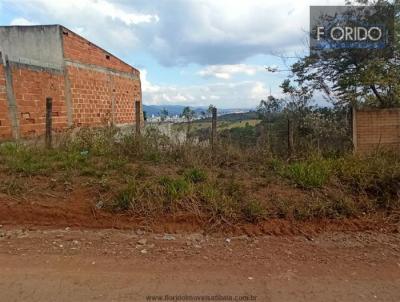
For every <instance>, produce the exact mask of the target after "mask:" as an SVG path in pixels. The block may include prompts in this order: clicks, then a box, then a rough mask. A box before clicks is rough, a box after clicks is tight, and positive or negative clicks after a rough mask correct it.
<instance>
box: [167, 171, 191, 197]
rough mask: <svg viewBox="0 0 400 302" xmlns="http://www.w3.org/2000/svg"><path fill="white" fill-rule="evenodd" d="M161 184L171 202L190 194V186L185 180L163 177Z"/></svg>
mask: <svg viewBox="0 0 400 302" xmlns="http://www.w3.org/2000/svg"><path fill="white" fill-rule="evenodd" d="M160 184H161V185H162V186H163V187H164V189H165V193H166V195H167V197H168V198H169V199H170V200H171V201H174V200H177V199H181V198H183V197H184V196H185V195H186V194H188V193H189V189H190V185H189V183H188V182H187V181H186V180H185V179H183V178H171V177H167V176H164V177H161V179H160Z"/></svg>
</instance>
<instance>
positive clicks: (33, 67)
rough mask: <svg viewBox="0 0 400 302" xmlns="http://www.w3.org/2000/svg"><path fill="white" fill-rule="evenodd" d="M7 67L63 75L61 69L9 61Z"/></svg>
mask: <svg viewBox="0 0 400 302" xmlns="http://www.w3.org/2000/svg"><path fill="white" fill-rule="evenodd" d="M9 65H10V67H17V68H25V69H30V70H33V71H38V72H48V73H52V74H57V75H62V73H63V70H62V69H58V68H57V69H56V68H50V67H43V66H37V65H31V64H26V63H21V62H15V61H9Z"/></svg>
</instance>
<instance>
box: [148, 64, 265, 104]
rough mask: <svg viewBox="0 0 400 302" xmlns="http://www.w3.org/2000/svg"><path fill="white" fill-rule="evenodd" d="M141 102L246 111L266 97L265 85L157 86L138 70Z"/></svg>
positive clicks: (250, 83) (237, 83)
mask: <svg viewBox="0 0 400 302" xmlns="http://www.w3.org/2000/svg"><path fill="white" fill-rule="evenodd" d="M141 79H142V89H143V103H145V104H146V105H160V104H164V105H167V104H169V105H192V106H207V105H209V104H210V103H214V104H218V106H220V107H221V108H228V107H229V108H250V107H255V106H256V105H258V104H259V102H260V100H261V99H263V98H265V97H266V96H267V93H268V92H267V88H266V87H265V84H264V83H262V82H259V81H242V82H221V83H210V84H204V85H190V86H172V85H171V86H167V85H164V86H158V85H153V84H151V83H150V82H149V81H148V79H147V72H146V71H145V70H141Z"/></svg>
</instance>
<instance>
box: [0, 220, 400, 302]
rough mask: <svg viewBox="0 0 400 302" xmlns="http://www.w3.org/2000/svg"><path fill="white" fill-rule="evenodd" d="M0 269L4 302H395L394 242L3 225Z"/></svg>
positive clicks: (342, 236)
mask: <svg viewBox="0 0 400 302" xmlns="http://www.w3.org/2000/svg"><path fill="white" fill-rule="evenodd" d="M0 268H1V273H0V301H7V302H8V301H74V302H76V301H151V300H150V299H151V298H152V299H154V301H173V300H167V299H165V298H166V297H165V296H166V295H169V296H178V297H175V298H181V300H179V301H201V300H196V299H197V298H200V297H203V299H207V298H208V296H216V298H217V299H219V300H214V301H229V299H230V298H232V299H236V301H400V235H399V234H378V233H365V232H364V233H354V232H353V233H324V234H321V235H318V236H316V237H314V238H305V237H294V236H288V237H279V236H261V237H253V238H250V237H247V236H239V237H222V236H214V237H211V236H204V235H202V234H199V233H194V234H174V235H170V234H153V233H147V232H145V231H143V230H132V231H121V230H79V229H74V228H73V229H70V228H66V229H59V230H51V229H30V230H24V229H21V228H18V227H15V226H14V227H4V226H3V227H2V228H0ZM218 295H219V296H218ZM185 296H186V297H185ZM169 298H172V297H169ZM184 298H187V299H186V300H185V299H184ZM223 298H225V300H223ZM157 299H158V300H157ZM203 301H207V300H203Z"/></svg>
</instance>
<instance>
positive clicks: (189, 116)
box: [181, 106, 194, 137]
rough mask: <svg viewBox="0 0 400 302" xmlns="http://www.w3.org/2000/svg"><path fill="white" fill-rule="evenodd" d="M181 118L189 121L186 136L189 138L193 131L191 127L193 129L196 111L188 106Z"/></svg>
mask: <svg viewBox="0 0 400 302" xmlns="http://www.w3.org/2000/svg"><path fill="white" fill-rule="evenodd" d="M181 117H183V118H185V119H186V121H187V133H186V136H187V137H189V134H190V130H191V127H192V120H193V117H194V111H193V110H192V109H191V108H190V107H189V106H187V107H185V108H183V110H182V114H181Z"/></svg>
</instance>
